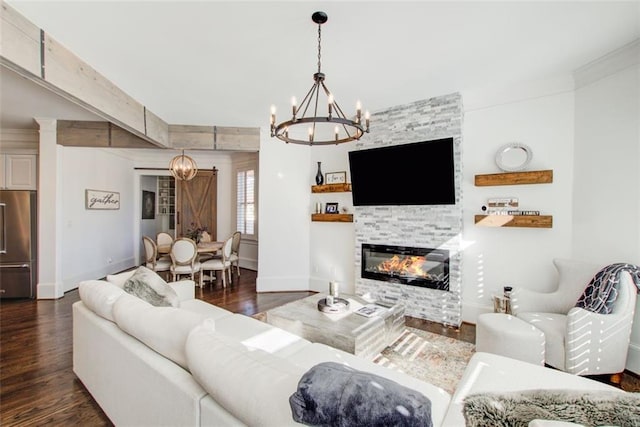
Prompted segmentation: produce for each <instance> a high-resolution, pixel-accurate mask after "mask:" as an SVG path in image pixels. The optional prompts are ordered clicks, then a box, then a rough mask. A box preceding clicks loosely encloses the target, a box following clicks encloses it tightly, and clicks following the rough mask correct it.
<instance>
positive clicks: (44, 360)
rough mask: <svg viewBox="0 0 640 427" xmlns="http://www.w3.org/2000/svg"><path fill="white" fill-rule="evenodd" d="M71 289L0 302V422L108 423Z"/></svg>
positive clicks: (200, 293)
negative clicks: (89, 373) (80, 359)
mask: <svg viewBox="0 0 640 427" xmlns="http://www.w3.org/2000/svg"><path fill="white" fill-rule="evenodd" d="M310 294H311V292H274V293H261V294H257V293H256V273H255V272H253V271H250V270H244V269H243V270H242V271H241V276H240V277H239V280H238V276H236V275H235V274H234V283H233V285H228V286H227V288H226V289H223V288H222V286H221V284H220V283H218V284H217V285H216V286H215V287H210V286H208V285H207V286H205V287H204V288H203V289H198V288H197V289H196V297H197V298H200V299H202V300H204V301H207V302H210V303H212V304H215V305H218V306H220V307H223V308H226V309H227V310H229V311H232V312H235V313H242V314H245V315H248V316H251V315H254V314H256V313H259V312H262V311H266V310H269V309H271V308H274V307H277V306H279V305H282V304H285V303H287V302H290V301H294V300H296V299H299V298H303V297H305V296H307V295H310ZM78 300H79V295H78V291H77V290H75V291H71V292H68V293H66V294H65V296H64V298H61V299H59V300H1V301H0V425H2V426H40V425H65V426H67V425H83V426H110V425H112V423H111V422H110V421H109V419H108V418H107V417H106V416H105V414H104V413H103V412H102V410H101V409H100V407H99V406H98V405H97V404H96V403H95V402H94V401H93V399H92V398H91V395H90V394H89V392H88V391H87V390H86V389H85V388H84V386H83V385H82V383H81V382H80V381H79V380H78V379H77V378H76V377H75V375H74V374H73V371H72V333H71V332H72V331H71V327H72V317H71V306H72V304H73V303H74V302H76V301H78ZM407 326H411V327H414V328H419V329H424V330H428V331H431V332H434V333H438V334H441V335H446V336H449V337H453V338H457V339H460V340H464V341H467V342H471V343H473V342H475V326H474V325H471V324H467V323H464V324H463V325H462V326H461V327H460V329H455V328H449V327H446V326H442V325H440V324H438V323H433V322H429V321H425V320H421V319H414V318H407ZM622 388H624V389H626V390H629V391H640V380H638V378H637V377H636V376H634V375H633V374H628V373H625V375H623V378H622Z"/></svg>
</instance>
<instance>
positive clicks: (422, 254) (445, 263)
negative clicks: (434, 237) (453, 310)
mask: <svg viewBox="0 0 640 427" xmlns="http://www.w3.org/2000/svg"><path fill="white" fill-rule="evenodd" d="M361 267H362V268H361V276H362V278H365V279H373V280H379V281H385V282H393V283H401V284H405V285H411V286H419V287H422V288H430V289H438V290H442V291H448V290H449V251H448V250H445V249H430V248H416V247H406V246H389V245H371V244H368V243H363V244H362V263H361Z"/></svg>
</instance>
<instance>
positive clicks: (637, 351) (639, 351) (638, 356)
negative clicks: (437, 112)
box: [627, 342, 640, 375]
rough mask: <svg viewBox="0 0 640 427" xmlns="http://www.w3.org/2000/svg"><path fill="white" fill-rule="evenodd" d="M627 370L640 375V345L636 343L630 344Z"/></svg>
mask: <svg viewBox="0 0 640 427" xmlns="http://www.w3.org/2000/svg"><path fill="white" fill-rule="evenodd" d="M627 370H628V371H631V372H633V373H634V374H637V375H640V345H639V344H636V343H633V342H632V343H631V344H629V353H627Z"/></svg>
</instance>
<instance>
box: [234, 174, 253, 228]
mask: <svg viewBox="0 0 640 427" xmlns="http://www.w3.org/2000/svg"><path fill="white" fill-rule="evenodd" d="M236 195H237V196H236V197H237V198H236V208H237V210H236V228H237V230H238V231H240V232H241V233H242V234H243V235H245V236H253V235H255V233H256V232H255V228H256V202H255V200H256V194H255V171H254V170H253V169H246V170H238V171H237V172H236Z"/></svg>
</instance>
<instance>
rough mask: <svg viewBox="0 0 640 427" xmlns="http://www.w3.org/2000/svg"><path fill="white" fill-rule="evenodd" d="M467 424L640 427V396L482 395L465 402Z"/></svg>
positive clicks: (564, 392) (603, 393) (575, 393)
mask: <svg viewBox="0 0 640 427" xmlns="http://www.w3.org/2000/svg"><path fill="white" fill-rule="evenodd" d="M464 417H465V420H466V423H467V424H466V425H467V426H470V427H473V426H486V425H487V424H490V425H494V426H502V425H505V426H506V425H508V426H527V425H528V424H529V423H530V422H531V421H533V420H535V419H547V420H559V421H567V422H571V423H580V424H586V425H597V426H601V425H616V426H626V425H636V424H635V422H636V421H638V420H639V419H640V394H637V393H621V392H618V391H590V392H588V391H577V390H526V391H518V392H512V393H482V394H474V395H470V396H467V398H465V400H464Z"/></svg>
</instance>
